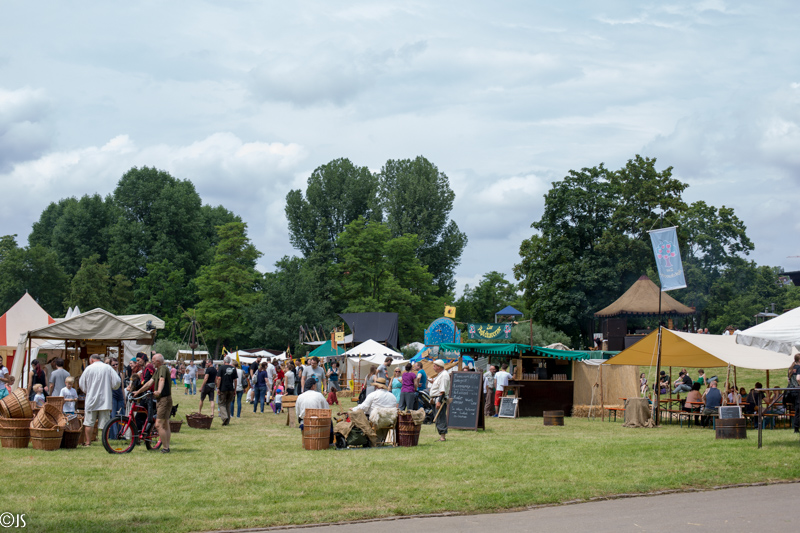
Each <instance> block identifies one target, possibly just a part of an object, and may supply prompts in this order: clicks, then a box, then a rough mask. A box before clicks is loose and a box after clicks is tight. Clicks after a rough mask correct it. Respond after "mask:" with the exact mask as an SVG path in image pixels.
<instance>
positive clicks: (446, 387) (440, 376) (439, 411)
mask: <svg viewBox="0 0 800 533" xmlns="http://www.w3.org/2000/svg"><path fill="white" fill-rule="evenodd" d="M433 369H434V370H435V371H436V377H435V378H433V384H432V385H431V400H434V401H435V402H436V431H437V432H438V433H439V440H440V441H442V442H444V441H445V440H447V438H446V437H445V435H447V395H448V394H450V374H449V373H447V372H446V371H445V369H444V361H442V360H441V359H437V360H436V361H434V362H433Z"/></svg>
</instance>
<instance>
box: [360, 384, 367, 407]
mask: <svg viewBox="0 0 800 533" xmlns="http://www.w3.org/2000/svg"><path fill="white" fill-rule="evenodd" d="M366 399H367V389H366V387H365V388H362V389H361V392H359V393H358V403H359V404H362V403H364V400H366Z"/></svg>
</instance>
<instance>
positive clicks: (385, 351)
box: [344, 339, 403, 359]
mask: <svg viewBox="0 0 800 533" xmlns="http://www.w3.org/2000/svg"><path fill="white" fill-rule="evenodd" d="M344 355H346V356H347V357H357V356H359V355H360V356H362V357H369V356H371V355H380V356H382V357H392V358H394V359H398V358H399V359H402V358H403V354H401V353H400V352H396V351H394V350H392V349H391V348H389V347H388V346H384V345H383V344H381V343H379V342H376V341H374V340H372V339H370V340H368V341H364V342H362V343H361V344H359V345H358V346H355V347H353V348H350V349H349V350H347V351H346V352H344Z"/></svg>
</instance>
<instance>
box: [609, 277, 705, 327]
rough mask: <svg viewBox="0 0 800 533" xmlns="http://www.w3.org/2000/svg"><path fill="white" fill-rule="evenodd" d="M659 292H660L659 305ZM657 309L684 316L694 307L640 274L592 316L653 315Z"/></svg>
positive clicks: (666, 313)
mask: <svg viewBox="0 0 800 533" xmlns="http://www.w3.org/2000/svg"><path fill="white" fill-rule="evenodd" d="M659 293H661V305H660V307H659V303H658V298H659ZM659 309H661V314H662V315H665V316H686V315H693V314H694V312H695V310H694V308H692V307H688V306H685V305H683V304H682V303H680V302H679V301H678V300H676V299H675V298H673V297H671V296H670V295H669V294H667V293H662V292H661V289H659V288H658V285H656V284H655V283H653V281H652V280H651V279H650V278H648V277H647V276H641V277H640V278H639V279H638V280H636V283H634V284H633V285H631V287H630V288H629V289H628V290H627V291H625V294H623V295H622V296H620V297H619V298H618V299H617V301H615V302H614V303H612V304H611V305H609V306H608V307H606V308H605V309H602V310H600V311H598V312H596V313H595V314H594V316H596V317H602V318H608V317H614V316H621V315H630V316H636V315H638V316H654V315H658V314H659Z"/></svg>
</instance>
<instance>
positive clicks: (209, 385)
mask: <svg viewBox="0 0 800 533" xmlns="http://www.w3.org/2000/svg"><path fill="white" fill-rule="evenodd" d="M213 363H214V362H213V361H212V360H211V359H209V360H208V361H206V369H205V370H206V373H205V376H204V377H203V385H202V387H200V406H199V407H198V408H197V412H198V413H200V414H203V400H205V399H206V397H208V398H210V399H211V418H214V391H215V390H216V387H217V369H216V368H214V364H213Z"/></svg>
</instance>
